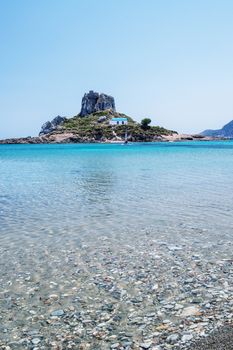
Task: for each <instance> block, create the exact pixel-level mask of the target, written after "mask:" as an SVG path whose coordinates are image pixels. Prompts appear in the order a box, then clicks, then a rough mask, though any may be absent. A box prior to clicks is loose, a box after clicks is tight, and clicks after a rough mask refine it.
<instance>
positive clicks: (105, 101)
mask: <svg viewBox="0 0 233 350" xmlns="http://www.w3.org/2000/svg"><path fill="white" fill-rule="evenodd" d="M106 109H111V110H112V111H115V110H116V109H115V101H114V98H113V97H112V96H109V95H106V94H99V93H98V92H94V91H89V92H88V93H86V94H85V95H84V96H83V98H82V107H81V112H80V113H79V115H80V116H81V117H84V116H86V115H88V114H91V113H94V112H99V111H104V110H106Z"/></svg>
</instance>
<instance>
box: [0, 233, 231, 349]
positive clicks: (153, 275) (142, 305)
mask: <svg viewBox="0 0 233 350" xmlns="http://www.w3.org/2000/svg"><path fill="white" fill-rule="evenodd" d="M74 237H75V235H74V234H72V235H69V234H68V233H66V234H64V235H63V236H59V237H57V236H56V234H55V233H53V232H50V233H48V234H47V233H46V234H44V236H43V237H41V235H39V234H38V237H36V236H35V237H34V238H31V239H30V240H29V239H27V237H21V238H20V239H19V241H15V240H14V239H12V240H11V241H9V240H7V241H4V240H3V242H2V244H1V245H0V268H1V276H0V349H4V350H10V349H17V350H18V349H19V350H20V349H33V350H42V349H54V350H59V349H80V350H84V349H93V350H105V349H122V350H123V349H125V350H126V349H127V350H131V349H132V350H136V349H137V350H140V349H151V350H165V349H196V350H197V349H233V347H232V338H233V337H232V336H233V332H232V326H231V324H232V310H233V284H232V282H233V259H232V239H231V237H230V234H229V235H228V236H227V235H224V234H222V235H216V236H215V235H213V234H212V235H210V233H208V231H204V230H197V229H192V228H189V229H187V230H186V229H185V228H183V229H180V230H178V231H177V232H174V234H173V235H172V236H171V234H169V235H168V234H166V233H161V232H156V233H155V232H153V230H151V231H150V230H147V231H145V232H141V231H140V234H139V233H137V232H124V233H121V234H119V233H117V234H114V233H111V234H109V235H101V234H98V235H91V236H90V235H89V236H88V235H86V236H85V235H82V236H81V237H79V236H77V237H76V238H74ZM222 327H223V328H222Z"/></svg>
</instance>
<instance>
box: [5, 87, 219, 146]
mask: <svg viewBox="0 0 233 350" xmlns="http://www.w3.org/2000/svg"><path fill="white" fill-rule="evenodd" d="M150 124H151V120H150V119H149V118H144V119H142V121H141V123H138V122H136V121H135V120H134V119H133V118H131V117H129V116H127V115H125V114H124V113H119V112H117V111H116V106H115V100H114V98H113V97H112V96H109V95H107V94H104V93H98V92H94V91H92V90H91V91H89V92H88V93H85V94H84V96H83V98H82V103H81V111H80V113H79V114H77V115H76V116H74V117H71V118H68V117H61V116H57V117H55V118H53V119H52V120H51V121H47V122H46V123H45V124H43V125H42V127H41V131H40V133H39V136H36V137H30V136H29V137H22V138H12V139H6V140H0V143H1V144H27V143H29V144H40V143H97V142H99V143H108V142H109V143H117V142H124V141H125V140H127V142H128V141H129V142H155V141H183V140H210V139H213V137H212V136H210V137H209V136H208V135H181V134H178V133H177V131H174V130H168V129H166V128H163V127H161V126H153V125H150Z"/></svg>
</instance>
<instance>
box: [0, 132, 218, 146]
mask: <svg viewBox="0 0 233 350" xmlns="http://www.w3.org/2000/svg"><path fill="white" fill-rule="evenodd" d="M214 140H224V138H216V137H209V136H202V135H187V134H172V135H160V136H155V137H153V138H152V139H150V140H148V139H145V141H144V140H143V139H142V140H140V141H139V140H137V141H134V140H132V139H130V138H129V142H180V141H214ZM124 141H125V140H124V138H121V137H115V138H112V139H105V140H96V139H94V138H89V137H84V138H81V137H80V136H79V135H77V134H74V133H70V132H69V133H51V134H47V135H43V136H35V137H20V138H11V139H5V140H0V144H54V143H55V144H59V143H123V142H124Z"/></svg>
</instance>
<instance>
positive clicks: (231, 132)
mask: <svg viewBox="0 0 233 350" xmlns="http://www.w3.org/2000/svg"><path fill="white" fill-rule="evenodd" d="M201 135H203V136H212V137H227V138H233V120H232V121H231V122H230V123H228V124H226V125H224V126H223V128H222V129H219V130H211V129H209V130H204V131H203V132H202V133H201Z"/></svg>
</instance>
